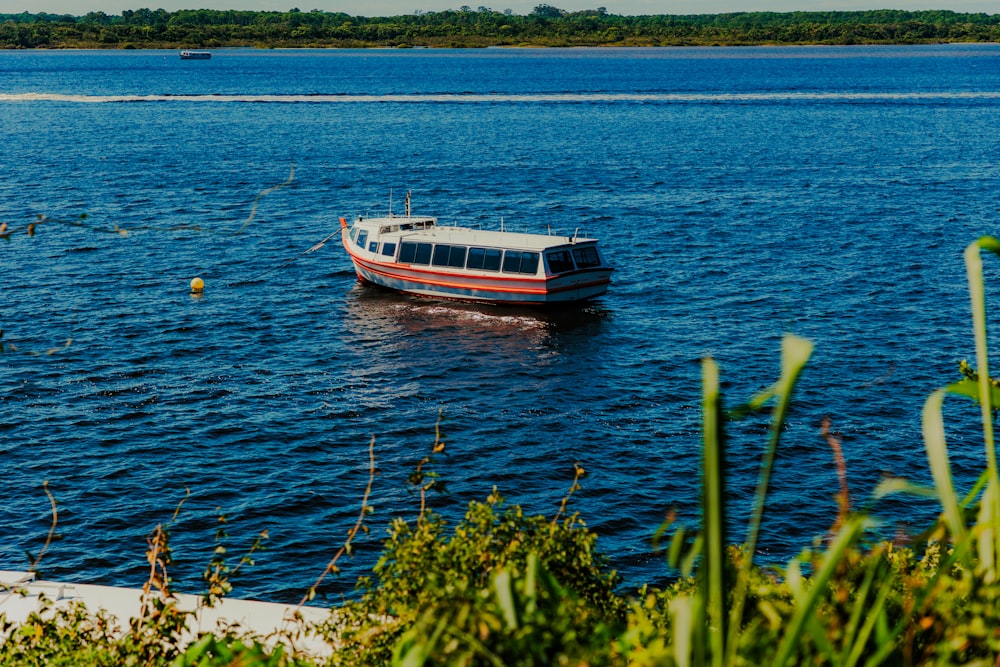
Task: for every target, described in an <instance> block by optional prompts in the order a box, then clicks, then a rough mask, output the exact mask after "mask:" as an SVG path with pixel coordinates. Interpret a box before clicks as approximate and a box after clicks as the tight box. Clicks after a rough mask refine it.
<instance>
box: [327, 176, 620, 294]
mask: <svg viewBox="0 0 1000 667" xmlns="http://www.w3.org/2000/svg"><path fill="white" fill-rule="evenodd" d="M390 209H391V206H390ZM340 224H341V227H342V229H341V240H342V242H343V244H344V249H345V250H347V254H348V255H350V257H351V260H352V261H353V263H354V268H355V271H356V272H357V274H358V279H359V280H360V281H361V282H362V283H368V284H372V285H379V286H381V287H388V288H390V289H393V290H396V291H399V292H404V293H406V294H412V295H414V296H423V297H431V298H438V299H452V300H457V301H471V302H480V303H489V304H497V305H502V304H506V305H546V304H557V303H574V302H580V301H587V300H589V299H593V298H594V297H598V296H600V295H602V294H604V293H605V292H606V291H607V289H608V284H609V283H610V282H611V272H612V271H614V269H613V268H612V267H611V266H609V265H608V263H607V261H606V260H605V259H604V257H603V256H602V255H601V252H600V251H599V250H598V249H597V239H592V238H582V237H579V236H577V235H576V234H573V236H551V235H548V234H523V233H517V232H508V231H503V230H501V231H484V230H481V229H470V228H467V227H451V226H443V225H438V224H437V218H433V217H428V216H414V215H411V213H410V196H409V194H407V196H406V214H405V215H404V216H402V217H400V216H395V215H393V214H392V213H391V211H390V213H389V215H388V216H387V217H384V218H360V217H359V218H358V219H357V220H355V221H354V224H352V225H348V224H347V221H346V220H345V219H344V218H341V219H340Z"/></svg>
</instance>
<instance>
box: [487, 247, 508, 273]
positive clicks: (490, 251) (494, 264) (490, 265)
mask: <svg viewBox="0 0 1000 667" xmlns="http://www.w3.org/2000/svg"><path fill="white" fill-rule="evenodd" d="M502 256H503V252H502V251H500V250H497V249H496V248H487V249H486V257H484V258H483V269H485V270H486V271H499V270H500V259H501V257H502Z"/></svg>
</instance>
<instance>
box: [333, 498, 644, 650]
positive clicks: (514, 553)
mask: <svg viewBox="0 0 1000 667" xmlns="http://www.w3.org/2000/svg"><path fill="white" fill-rule="evenodd" d="M446 528H447V526H446V524H445V522H444V520H443V519H442V518H441V517H440V516H439V515H437V514H435V513H433V512H426V513H425V514H423V515H422V516H420V517H419V518H418V519H417V520H416V521H415V522H413V523H410V522H407V521H405V520H403V519H401V518H396V519H395V520H393V522H392V525H391V526H390V529H389V537H388V539H387V540H386V541H385V546H384V550H383V553H382V557H381V558H380V559H379V561H378V563H377V564H376V565H375V567H374V568H373V574H374V575H375V578H376V579H375V580H372V579H371V578H368V577H362V578H361V579H360V580H359V588H360V589H361V590H362V597H361V599H360V600H359V601H357V602H353V603H349V604H348V605H347V606H346V607H344V608H343V609H342V610H340V611H341V612H342V614H343V616H344V618H345V623H344V624H345V625H346V626H347V627H346V629H344V630H342V631H340V633H339V636H337V637H335V638H334V639H335V640H336V642H337V643H343V645H344V647H345V648H344V649H343V650H342V651H341V652H340V653H339V657H338V660H340V661H342V662H341V663H340V664H344V665H348V664H388V663H389V661H390V658H391V655H392V650H393V647H394V645H395V643H396V642H397V641H399V639H400V637H401V636H402V635H403V633H404V632H406V631H407V630H409V629H410V628H411V627H412V626H413V624H414V623H419V622H420V619H421V618H422V617H423V616H424V614H425V613H426V612H427V610H428V609H432V608H440V613H441V614H443V615H451V614H457V616H456V618H462V619H466V620H467V618H468V615H469V613H471V612H475V613H483V614H486V615H489V614H492V613H495V611H496V605H497V604H501V603H500V602H498V601H497V600H496V596H495V595H492V594H491V593H490V591H494V592H495V590H496V589H495V585H494V583H495V579H496V577H497V576H501V573H506V574H503V575H502V577H506V580H507V581H508V582H510V581H521V580H522V579H524V578H525V577H526V576H528V574H529V572H533V573H534V574H533V575H532V576H533V577H534V580H535V581H537V580H538V578H539V577H543V578H545V580H546V581H549V579H548V578H549V577H551V581H553V582H555V581H558V582H559V587H558V588H549V589H546V590H547V591H549V592H548V593H546V594H545V595H550V596H551V595H555V593H554V592H553V591H563V590H566V591H571V594H572V596H573V601H566V604H568V605H576V606H577V607H581V608H583V607H585V608H586V610H587V614H589V615H590V617H591V618H599V619H608V620H612V619H618V618H621V617H622V616H623V614H624V611H625V603H624V601H623V600H622V599H621V598H620V597H619V596H618V595H616V594H615V591H614V589H615V585H616V583H617V581H618V578H617V575H616V574H615V573H614V572H607V571H605V568H606V565H607V559H606V557H605V556H603V555H601V554H600V553H599V552H598V551H597V550H596V540H597V536H596V535H595V534H594V533H592V532H590V531H588V530H586V528H585V526H584V524H583V522H582V521H581V520H580V518H579V516H577V515H576V514H573V515H571V516H569V517H567V518H566V519H564V520H562V521H558V520H557V521H555V522H553V521H551V520H549V519H546V518H545V517H543V516H527V515H525V514H524V512H523V510H522V509H521V507H520V506H517V505H513V506H509V507H508V506H506V505H505V502H504V499H503V498H502V497H501V496H500V495H499V493H497V491H496V490H494V492H493V493H492V494H491V495H490V496H489V497H488V498H487V499H486V500H485V501H484V502H472V503H470V504H469V507H468V510H467V512H466V513H465V516H464V517H463V519H462V520H461V521H460V522H459V523H458V524H457V525H456V526H455V528H454V530H453V531H452V532H450V533H449V532H448V531H447V530H446ZM532 559H534V560H535V561H537V563H538V564H540V567H541V568H544V572H546V573H547V574H545V575H544V576H543V575H540V574H539V569H538V568H539V566H538V565H536V566H533V567H534V568H535V569H534V570H532V569H531V567H529V562H530V561H532ZM562 587H565V589H564V588H562ZM512 590H513V589H512ZM557 597H558V596H557ZM577 598H579V602H576V599H577ZM546 601H547V603H551V604H556V605H558V604H561V603H562V602H561V601H560V600H557V599H555V598H551V599H550V598H546ZM470 605H471V606H470ZM463 609H464V610H465V611H462V610H463ZM473 615H474V616H475V614H473ZM433 620H434V622H435V623H436V622H437V619H436V618H434V619H433ZM463 622H464V621H463ZM484 622H485V621H484ZM488 625H489V624H488V623H487V626H488ZM487 626H484V627H487ZM491 636H496V635H491ZM408 641H409V642H411V643H412V642H413V638H412V636H411V638H410V639H409V640H408Z"/></svg>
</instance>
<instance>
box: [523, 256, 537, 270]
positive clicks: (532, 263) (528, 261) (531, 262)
mask: <svg viewBox="0 0 1000 667" xmlns="http://www.w3.org/2000/svg"><path fill="white" fill-rule="evenodd" d="M521 273H538V253H537V252H526V253H524V254H523V255H521Z"/></svg>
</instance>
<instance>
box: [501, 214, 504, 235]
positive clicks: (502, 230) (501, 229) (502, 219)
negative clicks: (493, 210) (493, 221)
mask: <svg viewBox="0 0 1000 667" xmlns="http://www.w3.org/2000/svg"><path fill="white" fill-rule="evenodd" d="M500 231H501V232H502V231H504V229H503V216H502V215H501V216H500Z"/></svg>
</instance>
